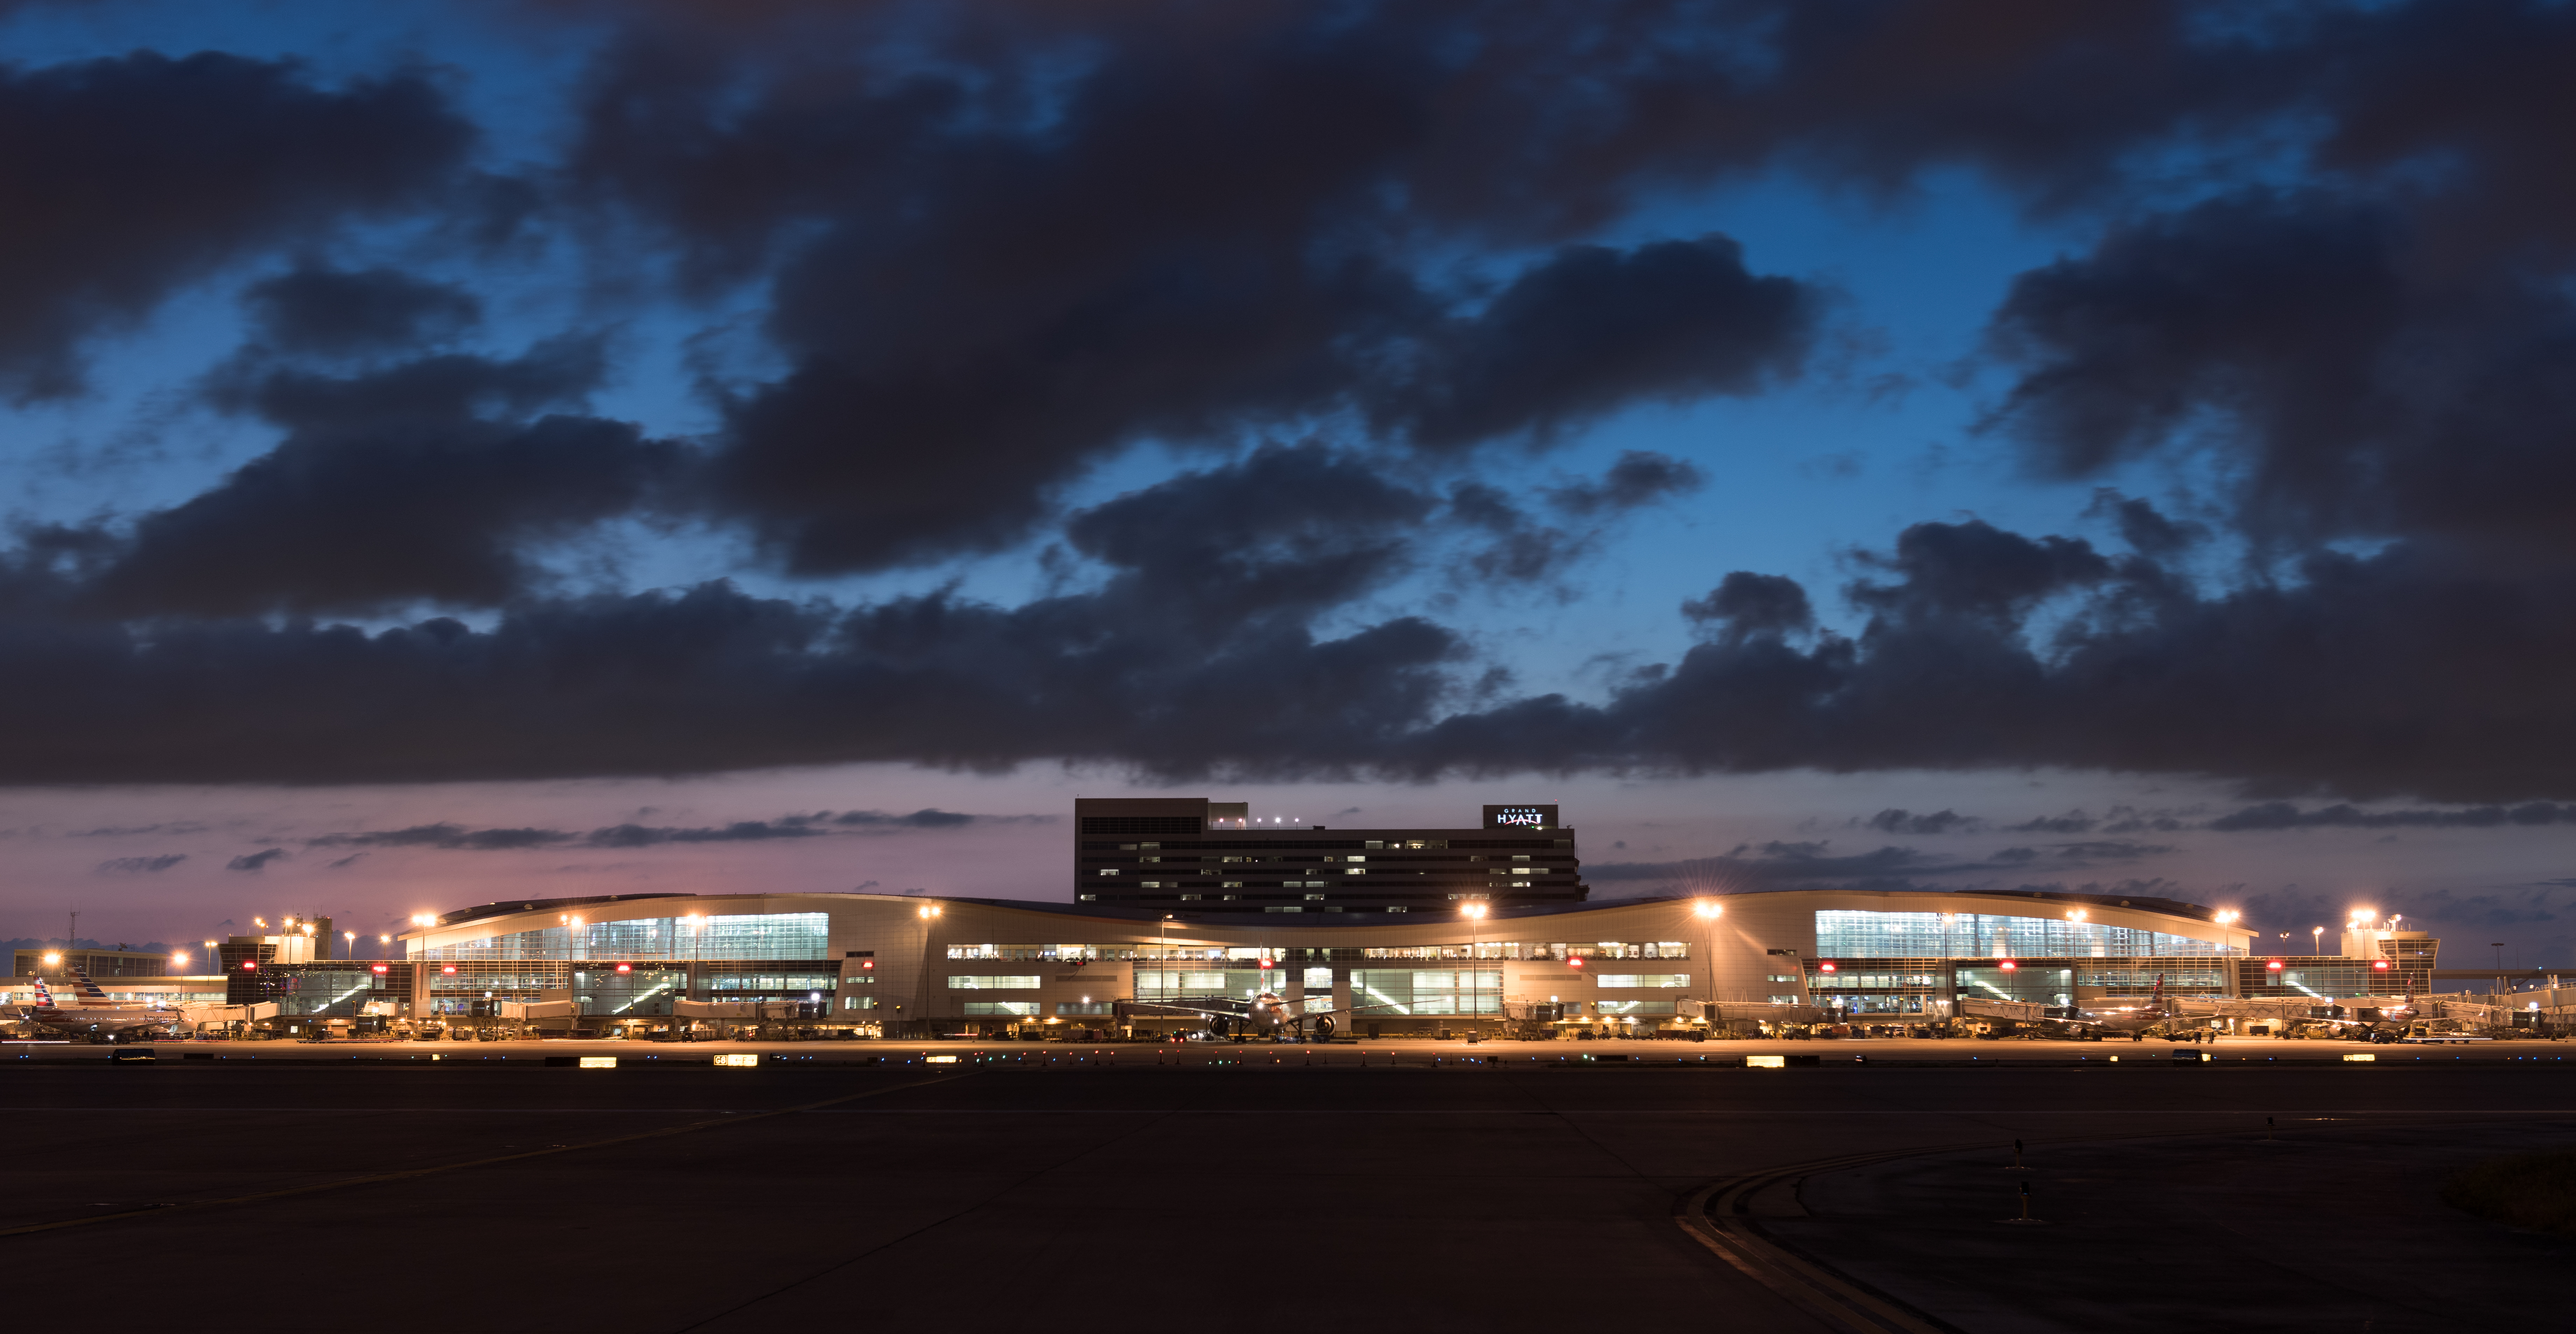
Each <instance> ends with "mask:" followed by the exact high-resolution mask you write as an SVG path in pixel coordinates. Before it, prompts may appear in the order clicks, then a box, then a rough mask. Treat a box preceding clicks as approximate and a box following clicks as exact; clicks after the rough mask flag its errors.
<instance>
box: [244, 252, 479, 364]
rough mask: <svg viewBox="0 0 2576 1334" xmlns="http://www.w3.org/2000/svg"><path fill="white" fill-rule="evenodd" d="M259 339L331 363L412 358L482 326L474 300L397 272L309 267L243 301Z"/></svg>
mask: <svg viewBox="0 0 2576 1334" xmlns="http://www.w3.org/2000/svg"><path fill="white" fill-rule="evenodd" d="M243 300H244V302H245V303H246V304H247V305H249V307H250V309H251V315H252V321H253V324H254V326H255V329H256V334H255V336H256V337H257V338H258V339H259V341H260V343H261V344H263V345H265V346H267V347H271V348H274V349H276V350H277V351H280V352H285V353H291V354H298V355H309V356H326V357H348V356H363V355H369V354H373V353H378V352H387V351H393V352H411V351H414V350H416V349H418V348H419V347H420V346H422V345H426V344H435V343H442V342H446V341H448V340H449V339H452V338H454V337H456V336H457V335H458V334H460V333H463V332H464V331H465V330H467V329H469V328H471V327H473V326H474V325H475V324H477V323H478V322H480V321H481V320H482V318H483V303H482V302H481V301H480V300H478V299H477V298H476V297H475V296H474V294H473V293H472V292H469V291H467V290H465V289H464V288H461V287H457V286H454V285H452V284H448V283H433V282H425V281H423V280H421V279H418V278H414V277H412V276H411V275H409V274H406V273H401V272H398V271H396V270H393V269H363V270H359V271H355V272H350V271H344V270H339V269H329V268H318V267H313V266H309V265H308V266H306V267H302V268H298V269H295V270H294V271H292V272H289V273H283V274H280V275H278V276H277V277H274V278H267V279H263V280H261V281H260V282H257V283H254V284H252V286H251V288H250V290H249V291H247V292H245V293H244V294H243Z"/></svg>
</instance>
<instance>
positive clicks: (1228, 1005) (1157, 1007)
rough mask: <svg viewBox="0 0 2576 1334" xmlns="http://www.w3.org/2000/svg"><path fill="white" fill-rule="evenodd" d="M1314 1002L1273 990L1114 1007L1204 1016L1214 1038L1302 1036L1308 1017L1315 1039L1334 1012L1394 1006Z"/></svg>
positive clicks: (1325, 1034)
mask: <svg viewBox="0 0 2576 1334" xmlns="http://www.w3.org/2000/svg"><path fill="white" fill-rule="evenodd" d="M1316 1004H1317V1002H1314V1001H1305V1000H1293V1001H1283V1000H1281V999H1279V996H1278V994H1277V993H1275V992H1269V991H1264V992H1262V993H1260V994H1259V995H1256V996H1254V997H1253V998H1252V999H1250V1000H1230V999H1227V998H1225V997H1222V996H1209V997H1195V996H1194V997H1191V998H1190V999H1188V1000H1181V1001H1120V1002H1118V1003H1117V1005H1116V1006H1115V1007H1114V1009H1115V1011H1116V1013H1117V1014H1118V1016H1119V1017H1120V1018H1122V1019H1173V1018H1193V1019H1204V1020H1206V1021H1207V1031H1208V1035H1209V1036H1210V1037H1215V1038H1226V1037H1231V1036H1234V1035H1237V1034H1241V1035H1244V1036H1260V1035H1268V1036H1270V1037H1274V1038H1275V1037H1279V1036H1281V1035H1283V1034H1286V1035H1289V1036H1293V1037H1296V1038H1300V1039H1302V1038H1304V1037H1305V1036H1306V1035H1307V1034H1306V1025H1307V1023H1308V1021H1310V1020H1311V1021H1313V1023H1314V1026H1315V1031H1314V1039H1315V1040H1316V1041H1318V1042H1330V1041H1332V1038H1333V1032H1334V1030H1335V1029H1336V1028H1338V1027H1339V1025H1337V1024H1336V1023H1335V1022H1334V1016H1336V1015H1345V1014H1356V1013H1358V1012H1359V1011H1361V1010H1387V1009H1394V1008H1397V1007H1395V1006H1389V1005H1355V1006H1350V1007H1347V1008H1344V1009H1338V1010H1336V1009H1332V1008H1329V1007H1330V1004H1331V1003H1330V1002H1329V1001H1327V1002H1324V1003H1323V1004H1324V1006H1325V1007H1326V1008H1321V1009H1317V1008H1310V1007H1313V1006H1315V1005H1316Z"/></svg>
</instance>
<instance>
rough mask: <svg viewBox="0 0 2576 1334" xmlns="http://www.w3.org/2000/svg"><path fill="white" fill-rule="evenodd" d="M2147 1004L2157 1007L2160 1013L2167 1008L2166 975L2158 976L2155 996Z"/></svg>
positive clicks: (2160, 974) (2159, 974)
mask: <svg viewBox="0 0 2576 1334" xmlns="http://www.w3.org/2000/svg"><path fill="white" fill-rule="evenodd" d="M2147 1003H2148V1004H2150V1005H2153V1006H2154V1007H2156V1009H2158V1010H2159V1011H2161V1010H2163V1009H2164V1008H2165V975H2164V974H2162V973H2158V974H2156V990H2155V995H2154V996H2153V997H2152V998H2151V999H2150V1000H2149V1001H2148V1002H2147Z"/></svg>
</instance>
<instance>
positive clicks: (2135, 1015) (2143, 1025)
mask: <svg viewBox="0 0 2576 1334" xmlns="http://www.w3.org/2000/svg"><path fill="white" fill-rule="evenodd" d="M2180 1017H2181V1016H2179V1015H2177V1014H2175V1013H2174V1012H2173V1010H2172V1009H2171V1008H2169V1007H2168V1006H2166V1004H2165V975H2164V974H2162V973H2158V974H2156V984H2155V987H2154V989H2152V990H2150V991H2149V992H2148V993H2147V1003H2146V1004H2144V1005H2140V1006H2137V1007H2135V1008H2133V1009H2126V1010H2112V1011H2108V1012H2102V1011H2094V1010H2077V1011H2076V1012H2075V1014H2074V1016H2073V1017H2071V1018H2065V1019H2051V1020H2049V1021H2048V1022H2049V1023H2050V1024H2052V1025H2056V1026H2058V1027H2059V1028H2060V1029H2061V1030H2073V1031H2074V1032H2075V1033H2077V1034H2088V1035H2089V1034H2098V1033H2127V1034H2131V1035H2144V1034H2146V1033H2149V1032H2152V1031H2154V1030H2155V1029H2156V1027H2157V1026H2159V1025H2162V1024H2166V1023H2169V1022H2171V1021H2172V1020H2174V1019H2177V1018H2180Z"/></svg>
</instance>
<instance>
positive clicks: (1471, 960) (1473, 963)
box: [1458, 903, 1486, 1034]
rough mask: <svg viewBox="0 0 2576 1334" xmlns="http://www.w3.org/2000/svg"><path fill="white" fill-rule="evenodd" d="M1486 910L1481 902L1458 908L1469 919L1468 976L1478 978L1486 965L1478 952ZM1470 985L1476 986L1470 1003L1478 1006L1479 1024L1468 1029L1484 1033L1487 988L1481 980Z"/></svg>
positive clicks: (1461, 914)
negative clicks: (1483, 1021)
mask: <svg viewBox="0 0 2576 1334" xmlns="http://www.w3.org/2000/svg"><path fill="white" fill-rule="evenodd" d="M1485 912H1486V908H1485V905H1484V904H1481V903H1470V904H1467V905H1465V906H1463V907H1461V908H1459V909H1458V915H1459V916H1461V917H1464V918H1466V919H1467V923H1468V925H1467V976H1468V977H1470V978H1478V977H1480V976H1481V970H1482V968H1483V965H1484V960H1483V959H1482V958H1480V957H1479V952H1478V948H1477V947H1478V946H1479V945H1480V944H1482V943H1483V934H1482V932H1481V931H1480V930H1479V929H1478V928H1480V927H1481V926H1483V925H1484V921H1485ZM1470 985H1472V986H1474V987H1475V990H1474V991H1473V992H1472V993H1470V994H1471V995H1472V996H1473V997H1474V999H1473V1000H1471V1001H1470V1002H1469V1003H1470V1004H1472V1005H1474V1006H1475V1007H1476V1009H1475V1015H1476V1018H1477V1020H1478V1021H1479V1022H1478V1023H1477V1026H1476V1027H1475V1028H1473V1029H1470V1030H1468V1031H1470V1032H1472V1033H1477V1034H1482V1033H1483V1031H1484V1025H1483V1023H1482V1020H1483V1019H1484V1017H1485V989H1484V986H1483V984H1482V982H1481V981H1479V982H1475V983H1471V984H1470Z"/></svg>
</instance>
